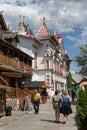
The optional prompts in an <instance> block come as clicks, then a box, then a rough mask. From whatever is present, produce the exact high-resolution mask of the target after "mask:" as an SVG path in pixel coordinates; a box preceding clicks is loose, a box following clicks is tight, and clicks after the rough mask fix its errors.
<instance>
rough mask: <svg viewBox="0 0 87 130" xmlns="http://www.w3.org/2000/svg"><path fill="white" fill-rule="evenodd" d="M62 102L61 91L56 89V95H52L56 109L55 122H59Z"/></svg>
mask: <svg viewBox="0 0 87 130" xmlns="http://www.w3.org/2000/svg"><path fill="white" fill-rule="evenodd" d="M60 103H61V96H60V95H59V92H58V91H57V90H56V91H55V94H54V96H53V97H52V104H53V109H54V110H55V122H57V123H59V122H60V121H59V118H60Z"/></svg>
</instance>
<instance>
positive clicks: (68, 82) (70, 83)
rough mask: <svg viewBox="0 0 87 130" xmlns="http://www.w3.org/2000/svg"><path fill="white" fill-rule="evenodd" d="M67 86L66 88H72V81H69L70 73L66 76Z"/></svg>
mask: <svg viewBox="0 0 87 130" xmlns="http://www.w3.org/2000/svg"><path fill="white" fill-rule="evenodd" d="M67 88H68V89H72V88H73V86H72V81H71V75H70V74H69V75H68V77H67Z"/></svg>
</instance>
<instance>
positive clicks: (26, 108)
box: [24, 95, 33, 111]
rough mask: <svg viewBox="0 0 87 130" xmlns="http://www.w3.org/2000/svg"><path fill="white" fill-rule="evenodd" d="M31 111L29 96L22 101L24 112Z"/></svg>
mask: <svg viewBox="0 0 87 130" xmlns="http://www.w3.org/2000/svg"><path fill="white" fill-rule="evenodd" d="M32 109H33V106H32V102H31V95H27V96H26V97H25V101H24V111H27V110H29V111H31V110H32Z"/></svg>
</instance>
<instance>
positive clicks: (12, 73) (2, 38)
mask: <svg viewBox="0 0 87 130" xmlns="http://www.w3.org/2000/svg"><path fill="white" fill-rule="evenodd" d="M18 42H19V40H18V36H17V33H16V32H11V31H10V30H9V29H8V28H7V26H6V23H5V20H4V18H3V15H0V76H1V78H2V79H3V80H4V82H6V84H5V86H3V83H2V82H1V81H0V90H2V89H3V88H4V89H5V90H9V92H7V93H6V97H7V98H18V99H19V100H20V99H23V98H25V96H26V95H27V94H28V93H31V92H29V91H28V90H26V88H25V90H24V89H22V88H24V85H26V81H28V83H29V82H31V78H32V57H31V56H30V55H28V54H26V53H24V52H23V51H21V50H20V49H18V48H17V43H18ZM0 80H1V79H0Z"/></svg>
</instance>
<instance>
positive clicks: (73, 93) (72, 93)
mask: <svg viewBox="0 0 87 130" xmlns="http://www.w3.org/2000/svg"><path fill="white" fill-rule="evenodd" d="M71 95H72V101H73V102H74V98H75V90H73V89H72V90H71Z"/></svg>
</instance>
